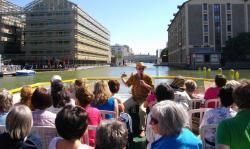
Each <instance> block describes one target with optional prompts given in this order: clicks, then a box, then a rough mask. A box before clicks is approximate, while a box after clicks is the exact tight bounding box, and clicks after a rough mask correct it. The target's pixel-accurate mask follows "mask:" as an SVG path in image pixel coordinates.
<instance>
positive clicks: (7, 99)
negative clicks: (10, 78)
mask: <svg viewBox="0 0 250 149" xmlns="http://www.w3.org/2000/svg"><path fill="white" fill-rule="evenodd" d="M12 106H13V95H12V93H10V92H8V91H7V90H6V89H3V90H1V91H0V111H1V112H9V110H10V108H11V107H12Z"/></svg>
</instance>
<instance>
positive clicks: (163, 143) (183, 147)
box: [151, 128, 202, 149]
mask: <svg viewBox="0 0 250 149" xmlns="http://www.w3.org/2000/svg"><path fill="white" fill-rule="evenodd" d="M201 148H202V142H201V140H200V139H199V138H198V137H196V136H195V135H194V134H193V133H192V132H191V131H190V130H189V129H187V128H183V129H182V131H181V133H180V134H177V135H171V136H162V137H161V138H160V139H158V140H156V141H155V142H153V143H152V145H151V149H201Z"/></svg>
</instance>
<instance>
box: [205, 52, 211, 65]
mask: <svg viewBox="0 0 250 149" xmlns="http://www.w3.org/2000/svg"><path fill="white" fill-rule="evenodd" d="M204 62H205V63H209V62H210V55H208V54H207V55H204Z"/></svg>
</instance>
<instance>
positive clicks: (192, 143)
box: [150, 100, 202, 149]
mask: <svg viewBox="0 0 250 149" xmlns="http://www.w3.org/2000/svg"><path fill="white" fill-rule="evenodd" d="M187 118H188V114H187V111H186V110H185V109H184V108H183V106H182V105H181V104H178V103H175V102H174V101H170V100H166V101H162V102H159V103H157V104H156V105H154V107H153V109H152V116H151V121H150V124H151V125H152V129H153V131H154V133H156V134H159V135H161V137H160V138H159V139H158V140H156V141H155V142H153V143H152V145H151V148H152V149H166V148H171V149H174V148H189V149H200V148H202V142H201V140H200V139H199V138H197V137H196V136H195V135H194V134H193V133H192V132H191V131H190V130H189V129H187V128H184V126H185V122H186V121H187V120H186V119H187Z"/></svg>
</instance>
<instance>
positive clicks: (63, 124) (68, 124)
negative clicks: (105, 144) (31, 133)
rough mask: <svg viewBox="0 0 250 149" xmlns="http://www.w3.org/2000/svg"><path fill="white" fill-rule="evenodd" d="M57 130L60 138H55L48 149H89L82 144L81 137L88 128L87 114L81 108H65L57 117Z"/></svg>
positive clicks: (69, 106) (70, 106)
mask: <svg viewBox="0 0 250 149" xmlns="http://www.w3.org/2000/svg"><path fill="white" fill-rule="evenodd" d="M55 123H56V129H57V132H58V134H59V135H60V137H55V138H54V139H52V141H51V142H50V144H49V147H48V149H88V148H92V147H90V146H88V145H86V144H82V143H81V140H80V139H81V137H82V135H83V134H84V132H85V131H86V129H87V127H88V115H87V112H86V111H85V110H84V109H83V108H82V107H80V106H72V105H67V106H65V107H64V108H63V109H62V110H61V111H60V112H59V113H58V114H57V116H56V122H55Z"/></svg>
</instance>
